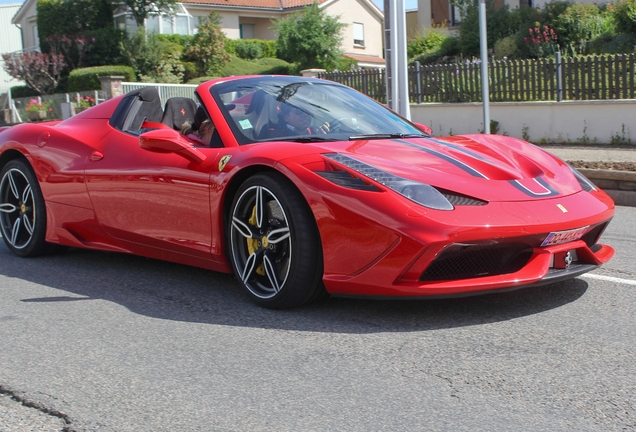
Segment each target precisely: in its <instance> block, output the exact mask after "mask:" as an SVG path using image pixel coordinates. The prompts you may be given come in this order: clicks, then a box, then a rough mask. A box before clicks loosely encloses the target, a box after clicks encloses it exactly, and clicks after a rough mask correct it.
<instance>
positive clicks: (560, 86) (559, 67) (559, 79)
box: [555, 51, 563, 102]
mask: <svg viewBox="0 0 636 432" xmlns="http://www.w3.org/2000/svg"><path fill="white" fill-rule="evenodd" d="M555 57H556V79H557V102H562V101H563V62H561V51H557V52H556V53H555Z"/></svg>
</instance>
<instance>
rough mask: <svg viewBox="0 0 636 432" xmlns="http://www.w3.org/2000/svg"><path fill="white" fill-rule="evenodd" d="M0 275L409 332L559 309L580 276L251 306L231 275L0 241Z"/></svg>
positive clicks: (218, 311)
mask: <svg viewBox="0 0 636 432" xmlns="http://www.w3.org/2000/svg"><path fill="white" fill-rule="evenodd" d="M0 274H2V275H4V276H7V277H11V278H18V279H22V280H25V281H29V282H32V283H35V284H39V285H43V286H46V287H50V288H55V289H58V290H61V291H63V292H61V293H59V292H58V293H53V294H52V295H51V296H49V297H42V298H28V297H25V298H23V299H21V301H22V302H25V303H50V304H55V303H57V302H69V301H72V302H81V301H90V300H95V299H102V300H107V301H111V302H114V303H117V304H119V305H122V306H124V307H126V308H128V309H129V310H130V311H132V312H134V313H137V314H141V315H144V316H148V317H153V318H159V319H166V320H175V321H184V322H196V323H206V324H217V325H228V326H244V327H255V328H265V329H281V330H297V331H312V332H336V333H353V334H356V333H379V332H396V331H398V332H411V331H426V330H436V329H443V328H453V327H464V326H472V325H480V324H487V323H493V322H499V321H506V320H511V319H515V318H519V317H523V316H527V315H533V314H537V313H541V312H544V311H548V310H551V309H555V308H558V307H560V306H563V305H566V304H568V303H570V302H573V301H575V300H577V299H578V298H579V297H581V296H582V295H583V294H584V293H585V292H586V290H587V288H588V285H587V283H586V282H585V281H584V280H581V279H574V280H570V281H566V282H561V283H558V284H553V285H547V286H543V287H535V288H529V289H519V290H515V291H509V292H504V293H498V294H486V295H479V296H472V297H462V298H453V299H423V300H415V301H414V300H369V299H350V298H329V299H327V300H324V301H320V302H318V303H315V304H312V305H309V306H306V307H302V308H297V309H291V310H268V309H263V308H261V307H258V306H256V305H254V304H253V303H252V302H251V301H250V300H249V298H248V297H247V295H246V294H245V293H244V292H243V291H242V290H241V289H240V288H239V285H238V283H237V282H236V281H235V280H234V277H233V276H232V275H227V274H222V273H216V272H211V271H207V270H202V269H199V268H194V267H188V266H185V265H179V264H173V263H167V262H163V261H157V260H153V259H147V258H143V257H138V256H131V255H126V254H118V253H109V252H98V251H87V250H79V249H68V250H67V251H64V252H62V253H58V254H55V255H48V256H43V257H38V258H29V259H24V258H18V257H15V256H14V255H13V254H11V253H10V252H9V250H8V249H7V248H6V247H3V246H0Z"/></svg>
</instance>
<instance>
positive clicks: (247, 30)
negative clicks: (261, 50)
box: [239, 24, 254, 39]
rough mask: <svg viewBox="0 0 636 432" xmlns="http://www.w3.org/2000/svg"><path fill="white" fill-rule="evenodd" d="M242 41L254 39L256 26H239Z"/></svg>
mask: <svg viewBox="0 0 636 432" xmlns="http://www.w3.org/2000/svg"><path fill="white" fill-rule="evenodd" d="M239 28H240V30H241V39H254V24H239Z"/></svg>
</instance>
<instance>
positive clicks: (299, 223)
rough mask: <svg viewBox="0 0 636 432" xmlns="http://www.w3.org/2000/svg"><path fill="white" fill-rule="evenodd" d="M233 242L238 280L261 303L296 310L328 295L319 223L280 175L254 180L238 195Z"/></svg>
mask: <svg viewBox="0 0 636 432" xmlns="http://www.w3.org/2000/svg"><path fill="white" fill-rule="evenodd" d="M228 224H229V230H228V236H229V238H228V243H229V253H230V258H231V260H232V264H233V266H234V271H235V273H236V276H237V277H238V279H239V282H240V283H241V285H243V287H245V288H246V290H247V292H248V293H249V295H250V297H251V298H252V299H253V300H254V301H255V302H257V303H258V304H260V305H262V306H265V307H270V308H283V307H294V306H300V305H302V304H305V303H308V302H310V301H312V300H314V299H316V298H318V297H320V296H321V295H322V294H323V293H324V287H323V285H322V268H323V267H322V252H321V248H320V239H319V235H318V230H317V227H316V223H315V221H314V218H313V215H312V213H311V210H310V209H309V206H308V205H307V203H306V202H305V200H304V198H303V197H302V195H301V194H300V192H299V191H298V190H297V189H296V188H295V187H294V186H293V185H292V184H291V183H290V182H289V180H287V179H286V178H285V177H283V176H282V175H280V174H278V173H262V174H257V175H254V176H252V177H250V178H249V179H248V180H247V181H245V182H244V183H243V184H242V185H241V187H240V188H239V190H238V192H237V194H236V195H235V198H234V201H233V203H232V207H231V213H230V216H229V221H228Z"/></svg>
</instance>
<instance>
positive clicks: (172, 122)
mask: <svg viewBox="0 0 636 432" xmlns="http://www.w3.org/2000/svg"><path fill="white" fill-rule="evenodd" d="M196 110H197V103H196V102H195V101H194V100H192V99H190V98H187V97H173V98H170V99H168V100H167V101H166V106H165V109H164V111H163V118H162V119H161V123H163V124H165V125H167V126H170V127H171V128H173V129H175V130H178V131H181V128H182V127H183V124H184V123H185V122H188V123H190V124H193V123H194V114H195V112H196Z"/></svg>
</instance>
